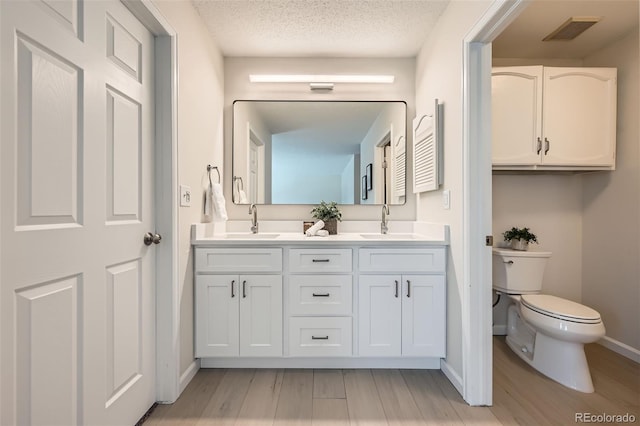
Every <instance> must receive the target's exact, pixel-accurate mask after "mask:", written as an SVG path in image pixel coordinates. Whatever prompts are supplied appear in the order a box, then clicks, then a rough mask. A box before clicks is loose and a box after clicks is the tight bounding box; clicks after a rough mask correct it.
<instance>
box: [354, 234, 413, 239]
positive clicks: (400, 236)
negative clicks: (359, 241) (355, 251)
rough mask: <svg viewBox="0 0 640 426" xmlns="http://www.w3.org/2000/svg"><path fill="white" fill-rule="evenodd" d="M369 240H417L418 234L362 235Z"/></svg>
mask: <svg viewBox="0 0 640 426" xmlns="http://www.w3.org/2000/svg"><path fill="white" fill-rule="evenodd" d="M360 236H361V237H362V238H366V239H367V240H415V239H416V238H417V235H416V234H360Z"/></svg>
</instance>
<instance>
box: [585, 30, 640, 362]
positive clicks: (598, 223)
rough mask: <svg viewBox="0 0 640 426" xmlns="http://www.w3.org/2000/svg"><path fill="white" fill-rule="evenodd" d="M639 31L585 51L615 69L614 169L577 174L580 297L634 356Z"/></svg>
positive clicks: (639, 302)
mask: <svg viewBox="0 0 640 426" xmlns="http://www.w3.org/2000/svg"><path fill="white" fill-rule="evenodd" d="M639 51H640V46H639V33H638V29H637V28H636V30H635V31H633V32H632V33H630V34H628V36H627V37H625V38H623V39H621V40H619V41H618V42H616V43H614V44H612V45H610V46H608V47H607V48H605V49H602V50H601V51H599V52H597V53H596V54H594V55H591V56H589V57H587V58H585V60H584V64H585V66H614V67H617V68H618V126H617V145H616V149H617V153H616V154H617V155H616V170H615V171H614V172H612V173H593V174H589V175H584V177H583V178H582V179H583V180H582V184H583V192H582V201H583V219H582V224H583V231H582V232H583V243H584V244H583V246H582V257H583V258H582V264H583V269H582V302H583V303H585V304H586V305H588V306H592V307H593V308H594V309H596V310H597V311H598V312H600V314H601V315H602V318H603V320H604V324H605V327H606V328H607V338H611V339H614V340H616V341H618V342H621V343H623V344H625V345H628V346H630V347H631V348H634V349H635V351H636V352H635V353H636V359H638V360H640V134H639V131H638V123H639V122H640V119H639V117H640V113H639V109H638V102H639V99H640V84H639V82H640V75H639V74H638V54H639Z"/></svg>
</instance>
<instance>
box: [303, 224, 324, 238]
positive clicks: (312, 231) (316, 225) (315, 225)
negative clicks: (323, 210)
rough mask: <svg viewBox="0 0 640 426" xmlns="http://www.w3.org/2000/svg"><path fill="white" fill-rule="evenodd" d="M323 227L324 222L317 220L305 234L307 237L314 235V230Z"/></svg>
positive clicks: (316, 230)
mask: <svg viewBox="0 0 640 426" xmlns="http://www.w3.org/2000/svg"><path fill="white" fill-rule="evenodd" d="M323 227H324V222H323V221H321V220H319V221H317V222H316V223H314V224H313V226H311V227H310V228H309V229H307V232H305V234H307V237H313V236H314V235H316V232H318V231H319V230H321V229H322V228H323Z"/></svg>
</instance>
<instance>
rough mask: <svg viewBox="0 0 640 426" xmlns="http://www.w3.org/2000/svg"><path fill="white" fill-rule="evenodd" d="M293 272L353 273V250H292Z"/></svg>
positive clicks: (290, 251) (291, 263)
mask: <svg viewBox="0 0 640 426" xmlns="http://www.w3.org/2000/svg"><path fill="white" fill-rule="evenodd" d="M289 269H290V271H291V272H302V273H305V272H351V249H291V250H289Z"/></svg>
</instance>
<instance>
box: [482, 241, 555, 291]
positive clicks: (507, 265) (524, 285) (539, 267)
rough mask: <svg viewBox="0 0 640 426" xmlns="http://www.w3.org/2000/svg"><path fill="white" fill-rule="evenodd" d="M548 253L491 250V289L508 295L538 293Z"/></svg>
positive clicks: (549, 253) (549, 255)
mask: <svg viewBox="0 0 640 426" xmlns="http://www.w3.org/2000/svg"><path fill="white" fill-rule="evenodd" d="M549 257H551V252H548V251H520V250H510V249H506V248H505V249H499V248H494V249H493V288H494V289H495V290H499V291H503V292H505V293H508V294H527V293H539V292H540V291H541V290H542V277H543V276H544V268H545V266H546V265H547V260H549Z"/></svg>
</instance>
